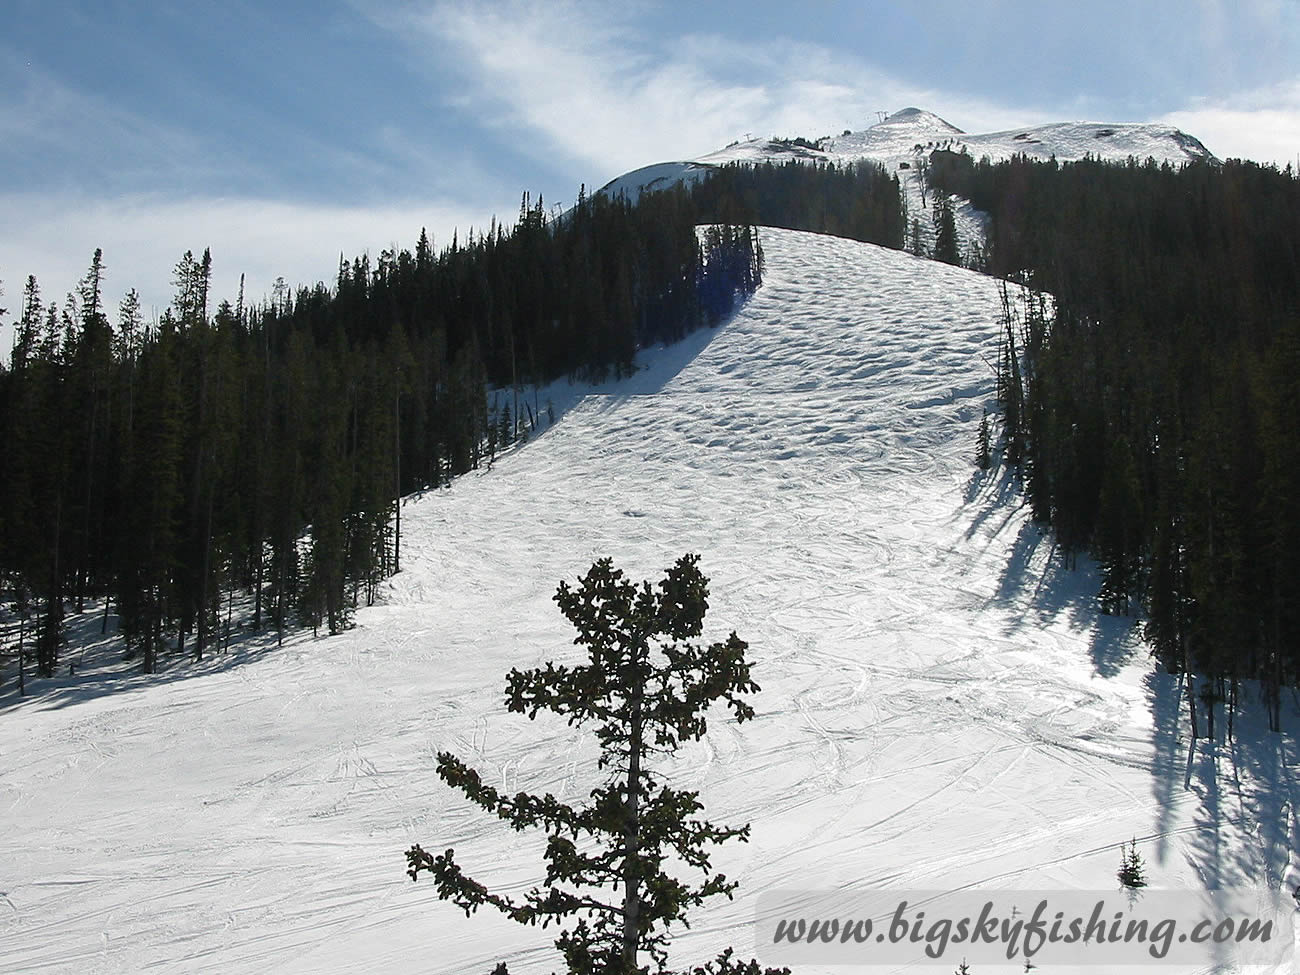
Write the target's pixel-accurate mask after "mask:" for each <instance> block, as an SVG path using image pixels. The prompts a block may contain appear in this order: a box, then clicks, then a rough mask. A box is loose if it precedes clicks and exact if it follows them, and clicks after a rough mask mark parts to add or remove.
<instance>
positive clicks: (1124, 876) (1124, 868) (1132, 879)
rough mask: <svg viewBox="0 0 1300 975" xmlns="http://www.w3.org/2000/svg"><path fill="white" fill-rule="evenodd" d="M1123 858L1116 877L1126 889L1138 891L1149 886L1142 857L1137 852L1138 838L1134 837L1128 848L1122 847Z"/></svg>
mask: <svg viewBox="0 0 1300 975" xmlns="http://www.w3.org/2000/svg"><path fill="white" fill-rule="evenodd" d="M1120 851H1121V854H1122V855H1121V857H1120V863H1119V871H1118V872H1117V873H1116V876H1117V877H1118V878H1119V882H1120V883H1121V884H1123V885H1124V886H1125V887H1128V888H1130V889H1133V890H1136V889H1138V888H1140V887H1145V886H1146V885H1147V881H1146V873H1145V869H1144V864H1143V862H1142V855H1141V854H1140V853H1138V851H1137V837H1134V838H1133V840H1132V841H1131V842H1130V844H1129V845H1128V846H1127V848H1126V847H1125V846H1124V845H1123V844H1121V845H1120Z"/></svg>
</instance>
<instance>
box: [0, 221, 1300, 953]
mask: <svg viewBox="0 0 1300 975" xmlns="http://www.w3.org/2000/svg"><path fill="white" fill-rule="evenodd" d="M763 244H764V247H765V249H766V253H767V262H768V265H767V276H766V279H765V281H764V284H763V287H762V288H761V289H760V290H759V291H758V293H757V294H755V295H754V296H753V297H752V298H751V299H750V301H749V302H748V304H747V305H746V306H745V307H744V308H743V309H742V310H740V311H739V313H738V314H737V315H736V316H735V317H734V319H733V320H732V321H730V322H729V323H728V324H726V325H724V326H722V327H721V328H719V329H717V330H716V331H713V332H704V333H699V334H697V335H695V336H693V337H691V338H689V339H687V340H686V341H685V342H684V343H682V344H680V345H678V346H674V347H671V348H668V349H662V350H656V351H652V352H648V353H647V354H646V355H645V356H644V357H643V361H644V363H645V368H644V369H643V370H642V371H641V372H639V373H638V374H637V375H635V376H634V377H632V378H631V379H629V380H626V381H624V382H622V383H619V384H612V385H609V386H606V387H603V388H600V389H598V390H596V391H594V392H593V391H588V392H587V393H586V394H585V395H580V396H579V397H578V398H577V400H576V402H574V404H573V405H572V407H571V408H569V409H568V410H567V412H566V413H565V415H564V417H563V419H562V420H560V422H559V423H557V424H556V425H555V426H554V427H552V428H550V429H548V430H547V431H546V432H544V433H543V434H542V435H541V436H540V437H537V438H535V439H534V440H533V441H532V442H531V443H529V444H528V445H526V446H524V447H522V448H521V449H518V450H515V451H514V452H512V453H510V454H509V455H507V456H505V457H502V458H499V459H498V461H497V463H496V464H495V466H494V467H493V468H492V469H491V470H489V471H486V472H484V473H481V474H478V475H471V476H467V477H464V478H462V479H460V480H459V481H457V482H456V483H455V484H454V486H453V487H451V488H450V489H446V490H441V491H436V492H430V493H428V494H426V495H424V496H423V497H420V498H412V499H409V500H408V502H407V504H406V506H405V508H404V514H403V534H404V540H405V544H404V547H403V553H402V564H403V571H402V572H401V573H400V574H399V575H398V576H396V577H395V578H394V579H392V580H391V582H390V583H389V585H388V587H387V590H386V592H385V595H384V604H383V605H380V606H377V607H374V608H371V609H363V610H361V611H359V612H358V613H357V627H356V629H355V630H352V631H350V632H348V633H346V634H344V635H342V636H340V637H335V638H329V639H324V638H322V639H319V640H316V639H312V638H310V635H300V636H298V637H295V638H294V639H292V640H290V641H287V642H286V645H285V647H284V648H283V649H282V650H279V651H276V650H271V649H268V650H266V651H264V652H263V653H261V654H258V655H251V656H249V657H248V659H245V660H244V661H243V662H242V663H239V664H238V665H232V666H227V667H222V668H217V669H215V670H213V671H212V672H209V673H206V674H204V675H201V676H196V677H192V678H189V679H184V680H168V679H167V678H166V675H164V676H163V677H160V678H156V679H143V678H142V679H139V680H138V681H136V682H134V683H132V684H131V685H130V686H129V687H128V688H127V689H126V690H122V691H120V692H118V693H113V694H107V695H104V696H100V697H85V696H78V695H76V694H67V695H65V696H62V697H59V696H48V697H45V698H40V697H37V698H33V699H29V700H28V701H27V702H26V703H23V704H14V703H13V698H12V697H9V698H6V699H5V700H6V701H9V702H10V704H9V705H8V706H7V707H6V710H5V712H4V713H0V823H3V828H2V829H0V970H3V971H6V972H11V971H12V972H54V971H75V972H139V971H146V970H147V971H158V972H177V973H179V972H185V973H191V972H195V973H197V972H211V973H262V972H291V973H293V972H296V973H308V972H310V973H332V972H339V973H341V972H349V973H351V972H399V971H400V972H433V973H466V975H486V973H487V972H489V971H490V970H491V969H492V967H493V965H494V964H495V963H496V962H497V961H501V960H504V961H507V962H508V963H509V967H510V971H511V972H512V973H515V975H529V973H545V972H550V971H553V970H555V969H557V968H559V967H561V962H560V960H559V958H558V956H557V955H556V953H555V952H554V950H553V948H552V947H551V941H552V940H553V938H554V936H555V931H554V929H550V930H542V929H540V928H537V929H534V928H523V927H520V926H518V925H515V924H512V923H511V922H509V921H507V920H504V919H503V918H501V917H500V916H499V915H497V914H496V913H495V912H480V913H479V914H478V915H476V916H475V917H473V918H470V919H466V918H465V917H464V916H463V915H462V914H461V913H460V912H459V911H457V910H456V909H455V908H453V907H451V906H450V905H448V904H446V903H443V902H440V901H439V900H438V899H437V896H436V893H435V889H434V885H433V883H432V882H430V881H429V880H427V879H424V880H421V881H420V882H419V883H415V884H413V883H412V882H411V881H410V880H409V879H407V878H406V876H405V874H404V868H405V861H404V859H403V851H404V850H405V849H406V848H407V847H408V846H409V845H410V844H412V843H415V842H418V843H420V844H421V845H423V846H424V847H425V848H426V849H428V850H431V851H441V850H443V849H445V848H447V847H455V848H456V853H457V860H458V862H460V863H461V864H462V865H463V866H464V868H465V869H466V871H467V872H468V873H469V874H470V875H471V876H474V877H476V879H479V880H481V881H483V882H485V883H487V884H488V885H489V886H492V887H493V888H497V889H503V890H505V891H507V892H514V893H519V892H522V891H523V890H525V889H527V888H528V887H529V886H532V885H533V884H535V883H537V882H539V881H540V880H541V879H542V870H541V869H540V866H539V865H540V862H541V861H540V852H541V849H542V845H543V844H542V841H541V840H540V839H539V838H538V837H535V836H532V835H529V834H527V833H524V834H519V833H514V832H512V831H511V830H510V829H509V828H508V827H507V826H506V825H505V824H504V823H502V822H501V821H499V820H496V819H495V818H492V817H489V816H487V815H486V814H484V813H482V811H481V810H478V809H477V807H473V806H471V805H470V804H469V803H468V802H466V801H465V800H464V799H463V798H462V797H461V796H460V794H459V793H455V792H453V791H452V790H451V789H449V788H447V787H446V786H445V785H443V784H442V783H441V782H440V781H439V780H438V779H437V777H436V776H435V774H434V771H433V768H434V763H435V754H436V753H437V752H438V751H440V750H444V749H447V750H451V751H453V752H455V753H456V754H457V755H458V756H460V757H461V758H462V759H464V760H465V761H467V762H468V763H470V764H472V765H474V766H475V767H477V768H478V769H479V770H480V771H481V772H482V773H483V775H484V777H485V779H486V780H487V781H488V782H489V783H491V784H493V785H495V786H497V787H498V788H504V789H506V790H510V791H515V790H528V791H533V792H545V791H550V792H553V793H554V794H555V795H556V796H558V797H560V798H561V799H563V800H565V801H569V802H575V803H580V802H582V801H583V800H584V798H585V797H586V795H587V793H588V792H589V790H590V789H591V788H592V787H593V786H594V785H595V784H596V783H597V782H598V781H600V777H599V774H598V772H597V770H596V768H595V759H596V750H595V747H594V744H593V742H592V741H591V739H590V737H589V736H588V735H586V734H584V733H583V732H582V730H581V729H574V728H570V727H568V726H566V725H565V724H564V723H563V722H562V721H561V720H559V719H552V718H548V716H547V715H546V714H545V713H543V714H542V715H540V716H539V717H538V719H537V720H536V721H532V722H530V721H528V720H527V719H526V718H524V717H522V716H518V715H509V714H507V713H506V712H505V710H504V701H503V687H504V680H505V674H506V672H507V671H509V670H510V669H511V668H514V667H519V668H529V667H535V666H539V665H541V664H542V663H543V662H545V661H547V660H555V661H557V662H563V661H574V660H576V659H578V654H579V650H578V649H577V648H575V647H574V646H573V645H572V643H571V640H572V636H573V633H572V631H571V630H570V629H569V628H568V625H567V623H565V621H564V620H563V618H562V617H561V616H560V614H559V612H558V611H557V610H556V608H555V606H554V604H553V603H552V601H551V597H552V595H553V593H554V591H555V588H556V585H557V584H558V582H559V581H560V580H561V579H568V580H570V581H573V580H576V579H577V577H578V576H579V575H580V574H582V573H583V572H585V570H586V569H587V568H588V567H589V566H590V564H591V563H592V561H594V560H595V559H596V558H598V557H601V556H606V555H609V556H612V557H613V558H614V559H615V561H616V563H617V564H618V565H619V566H620V567H622V568H624V569H625V570H627V571H628V572H629V574H630V575H632V577H633V578H638V579H639V578H656V579H657V578H659V576H660V575H661V573H662V570H663V569H664V568H666V567H667V566H669V565H671V564H672V563H673V561H674V560H675V559H676V558H677V557H678V556H680V555H681V554H682V553H684V552H687V551H693V552H698V553H700V555H701V563H700V565H701V568H702V569H703V570H704V571H705V573H706V574H708V575H709V576H710V577H711V579H712V586H711V588H712V594H711V598H710V610H709V615H708V618H707V620H706V633H705V636H706V638H707V639H710V640H712V639H723V638H725V636H726V634H727V633H728V632H729V631H730V630H732V629H735V630H736V631H737V632H738V633H739V634H740V636H741V637H742V638H744V639H745V640H747V641H749V643H750V656H751V658H752V659H753V661H754V662H755V668H754V676H755V679H756V680H757V681H758V683H759V684H760V685H761V687H762V691H761V693H759V694H757V695H755V696H754V698H753V699H752V700H753V704H754V705H755V707H756V708H757V711H758V716H757V718H756V719H755V720H754V721H752V722H747V723H745V724H743V725H739V726H738V725H736V724H734V723H732V722H729V721H726V720H718V721H715V722H713V723H711V724H710V728H709V733H708V736H707V737H706V738H705V739H704V740H703V741H701V742H699V743H695V744H690V745H689V746H686V747H683V748H682V749H681V750H680V751H679V752H678V753H677V754H676V755H674V756H672V757H671V758H670V759H667V760H666V761H665V762H664V763H663V768H664V771H665V772H666V774H667V775H668V777H669V778H670V779H671V781H672V782H673V783H674V784H675V785H677V786H679V787H685V788H692V789H698V790H700V792H701V799H702V801H703V802H704V803H705V806H706V815H707V816H708V817H709V818H711V819H713V820H715V821H717V822H720V823H731V824H735V823H742V822H750V823H752V824H753V835H752V841H751V842H750V843H748V844H737V843H733V844H729V845H728V846H725V847H723V848H721V849H720V850H719V851H718V853H717V854H716V855H715V866H717V867H718V868H720V869H721V870H723V871H724V872H725V873H727V874H728V875H729V876H731V877H733V878H734V879H737V880H739V881H740V882H741V888H740V890H739V892H738V894H737V896H736V899H735V900H734V901H732V902H726V901H725V900H724V901H723V902H722V903H720V904H718V903H715V904H712V905H711V906H708V907H706V908H704V909H700V910H697V911H696V912H695V913H694V914H692V915H691V918H692V920H693V926H692V928H691V929H690V930H689V931H686V932H681V933H679V935H678V937H677V939H676V941H675V942H674V954H673V959H674V960H675V961H677V962H679V963H680V964H682V965H685V964H687V963H688V962H689V963H698V962H700V961H703V960H704V959H706V958H708V957H712V956H713V955H714V954H715V953H716V952H717V951H718V950H719V949H721V948H722V947H724V946H725V945H728V944H734V945H735V946H736V947H737V949H738V951H739V952H741V953H742V954H743V955H744V956H745V957H749V956H750V955H751V954H752V953H753V952H754V943H753V939H754V934H753V922H754V911H755V901H756V898H757V896H758V895H759V893H761V892H763V891H767V890H774V889H778V888H787V887H788V888H803V889H809V888H812V889H834V888H844V889H852V888H863V887H888V888H897V889H899V890H903V889H907V888H926V889H944V890H952V889H958V888H963V887H968V886H977V887H986V888H1020V889H1076V890H1114V889H1115V888H1116V881H1115V873H1116V869H1117V868H1118V866H1119V862H1120V855H1121V854H1120V844H1121V843H1122V842H1126V841H1127V840H1129V838H1130V837H1136V839H1137V844H1138V848H1139V851H1140V852H1141V854H1142V855H1143V857H1144V858H1145V860H1146V864H1147V872H1148V877H1149V879H1150V880H1151V882H1152V883H1153V885H1155V886H1157V887H1180V888H1181V887H1191V888H1197V889H1200V888H1205V887H1218V886H1230V885H1260V886H1268V887H1271V888H1272V889H1274V890H1276V889H1277V888H1278V887H1279V885H1280V884H1281V883H1282V881H1283V879H1284V871H1286V870H1287V869H1288V862H1289V861H1288V858H1289V856H1290V855H1291V854H1290V851H1291V850H1292V849H1294V848H1295V839H1296V830H1295V825H1294V819H1293V810H1294V808H1295V806H1294V795H1293V791H1294V790H1293V770H1294V767H1295V764H1296V761H1297V755H1296V750H1295V739H1294V737H1293V736H1292V734H1291V733H1290V732H1288V734H1286V735H1284V736H1270V735H1268V734H1267V733H1265V732H1264V731H1263V730H1262V728H1260V727H1259V726H1257V725H1256V724H1255V723H1253V722H1246V721H1241V722H1239V727H1238V731H1239V735H1240V738H1241V743H1240V744H1236V745H1227V744H1220V745H1219V746H1217V748H1212V749H1210V750H1208V751H1207V752H1206V754H1205V756H1204V757H1198V758H1197V760H1196V762H1195V763H1194V764H1193V766H1192V767H1191V769H1190V787H1189V788H1186V789H1185V788H1184V778H1185V776H1187V775H1188V766H1187V748H1186V743H1187V727H1186V718H1185V715H1184V713H1183V712H1182V711H1180V710H1179V709H1178V707H1177V696H1176V688H1175V685H1174V682H1173V680H1172V678H1169V677H1166V676H1163V675H1157V674H1155V673H1153V672H1152V668H1151V666H1150V664H1149V662H1148V659H1147V657H1146V654H1145V652H1144V651H1143V650H1142V649H1141V648H1140V647H1139V646H1138V645H1137V643H1136V641H1135V639H1134V634H1133V629H1132V623H1131V621H1127V620H1117V619H1108V618H1101V617H1098V616H1097V615H1096V614H1095V612H1094V610H1093V598H1092V593H1094V592H1095V586H1096V578H1095V575H1094V574H1093V572H1092V571H1091V570H1090V569H1089V568H1088V566H1086V565H1084V564H1083V563H1082V562H1081V564H1080V568H1079V569H1078V570H1077V571H1067V570H1066V569H1065V567H1064V566H1063V565H1062V563H1061V560H1060V559H1059V557H1058V556H1057V555H1056V554H1055V553H1054V552H1053V551H1052V544H1051V541H1050V536H1044V535H1042V534H1041V533H1040V531H1039V530H1038V529H1037V528H1036V527H1035V526H1033V525H1032V524H1031V523H1030V521H1029V518H1028V512H1027V509H1026V508H1025V506H1024V505H1023V503H1022V500H1021V497H1020V495H1019V493H1018V491H1017V489H1016V488H1015V486H1014V484H1013V483H1012V482H1011V481H1010V480H1009V479H1008V478H1006V477H1005V476H1001V475H1000V474H999V473H998V472H996V471H995V472H992V473H990V474H987V475H981V474H978V473H977V472H976V471H975V468H974V466H973V463H972V458H973V455H974V452H975V440H976V429H977V427H978V424H979V420H980V415H981V411H982V409H983V408H985V407H991V406H992V405H993V404H992V399H993V389H992V387H993V381H992V380H993V377H992V372H991V370H990V368H989V365H988V363H989V362H990V361H991V360H992V358H993V356H994V352H995V348H996V343H997V318H998V311H999V302H998V296H997V291H996V286H995V283H994V282H993V281H992V280H990V279H988V278H984V277H981V276H979V275H976V274H974V273H971V272H968V271H964V270H961V269H959V268H952V267H947V266H944V265H939V264H935V263H931V262H927V261H923V260H919V259H916V258H913V257H911V256H909V255H906V254H903V253H899V252H893V251H888V250H884V249H881V248H878V247H874V246H871V245H867V244H859V243H854V242H850V241H844V240H839V239H834V238H828V237H818V236H814V235H809V234H801V233H796V232H789V231H776V230H764V231H763ZM1290 711H1291V709H1290V706H1288V713H1286V714H1284V719H1283V720H1284V724H1286V725H1287V727H1288V728H1290V729H1293V728H1294V727H1295V726H1296V723H1295V722H1296V716H1295V714H1294V713H1290ZM1298 879H1300V878H1298ZM958 961H960V958H959V957H954V958H953V959H952V962H951V963H950V964H946V965H945V966H944V967H922V966H914V967H911V968H906V969H902V968H900V969H889V970H897V971H903V970H907V971H914V970H916V971H936V972H938V971H952V970H953V969H954V968H955V967H956V963H957V962H958ZM850 970H852V969H847V968H833V967H818V966H806V967H801V968H799V969H798V972H799V975H822V973H831V972H844V971H850ZM872 970H877V971H878V970H881V969H872ZM975 970H976V971H977V972H978V973H979V975H984V973H985V972H987V971H990V970H991V969H990V968H989V967H988V966H982V967H979V968H976V969H975ZM1003 970H1004V971H1008V972H1010V971H1020V970H1021V968H1020V966H1019V965H1016V966H1007V967H1005V968H1004V969H1003ZM1039 970H1040V971H1042V972H1045V973H1046V972H1052V973H1056V972H1063V971H1069V970H1070V969H1069V967H1068V966H1066V965H1063V964H1060V963H1049V960H1048V959H1043V960H1041V961H1040V962H1039ZM1079 970H1080V971H1083V970H1085V969H1079ZM1090 970H1091V971H1094V972H1095V971H1098V969H1090ZM1136 970H1146V969H1136ZM1165 970H1166V971H1168V970H1170V969H1168V968H1166V969H1165ZM1207 970H1208V969H1207Z"/></svg>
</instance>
